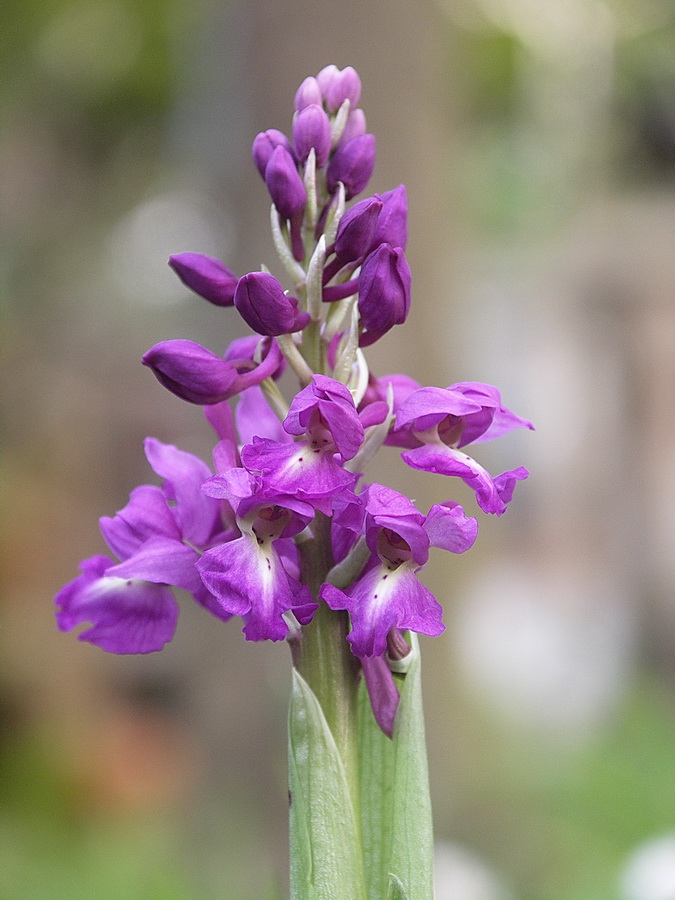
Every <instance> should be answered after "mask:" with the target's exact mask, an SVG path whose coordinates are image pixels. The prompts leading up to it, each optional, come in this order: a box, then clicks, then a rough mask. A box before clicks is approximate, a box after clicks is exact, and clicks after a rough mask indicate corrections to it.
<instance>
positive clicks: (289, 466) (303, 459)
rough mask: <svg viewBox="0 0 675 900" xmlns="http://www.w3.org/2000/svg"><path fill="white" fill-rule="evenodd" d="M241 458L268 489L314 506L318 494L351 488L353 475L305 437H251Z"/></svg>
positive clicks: (328, 494)
mask: <svg viewBox="0 0 675 900" xmlns="http://www.w3.org/2000/svg"><path fill="white" fill-rule="evenodd" d="M241 458H242V462H243V463H244V465H245V466H246V468H247V469H249V470H250V471H251V472H256V473H259V474H260V475H261V476H262V479H263V483H264V486H265V490H266V491H267V492H276V493H279V494H290V495H292V496H296V497H297V498H298V499H301V500H308V501H310V502H311V503H312V505H313V506H317V502H316V501H318V500H320V499H321V498H326V499H328V498H330V497H333V496H335V495H337V494H339V493H340V492H342V491H344V490H346V489H349V488H351V487H352V486H353V485H354V483H355V481H356V475H353V474H352V473H351V472H348V471H347V470H346V469H343V468H342V466H340V465H339V464H338V463H336V462H335V460H334V459H333V457H332V456H331V455H330V454H327V453H321V452H319V451H316V450H313V449H312V448H311V447H310V446H309V445H308V444H307V442H306V441H299V442H294V443H292V444H278V443H276V441H271V440H267V439H264V438H254V439H253V443H252V444H247V445H246V446H245V447H244V448H243V449H242V451H241ZM317 508H322V507H319V506H317ZM322 511H323V508H322Z"/></svg>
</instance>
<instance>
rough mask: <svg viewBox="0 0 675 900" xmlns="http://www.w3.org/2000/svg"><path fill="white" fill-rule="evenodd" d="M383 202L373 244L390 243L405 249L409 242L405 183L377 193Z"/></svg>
mask: <svg viewBox="0 0 675 900" xmlns="http://www.w3.org/2000/svg"><path fill="white" fill-rule="evenodd" d="M375 196H376V197H377V198H378V199H380V200H381V201H382V203H383V209H382V212H381V213H380V217H379V219H378V222H377V229H376V231H375V235H374V238H373V246H377V245H378V244H390V245H391V246H392V247H400V248H401V249H402V250H405V248H406V246H407V243H408V195H407V194H406V189H405V185H404V184H399V186H398V187H397V188H394V190H393V191H385V193H384V194H376V195H375Z"/></svg>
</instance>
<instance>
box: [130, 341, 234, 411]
mask: <svg viewBox="0 0 675 900" xmlns="http://www.w3.org/2000/svg"><path fill="white" fill-rule="evenodd" d="M143 365H144V366H148V367H149V368H150V369H152V371H153V373H154V374H155V376H156V378H157V380H158V381H159V382H160V383H161V384H163V385H164V387H165V388H167V389H168V390H170V391H171V393H173V394H176V395H177V396H178V397H181V398H182V399H183V400H188V401H189V402H190V403H199V404H202V405H204V404H209V403H219V402H220V401H221V400H226V399H227V398H228V397H231V396H232V393H233V391H232V389H233V387H234V385H235V382H236V381H237V378H238V374H237V370H236V369H235V367H234V366H233V365H232V363H230V362H226V361H225V360H224V359H223V358H222V357H220V356H218V355H217V354H215V353H212V352H211V350H207V349H206V347H202V346H201V344H196V343H195V342H194V341H162V342H161V343H159V344H155V346H154V347H151V348H150V350H148V352H147V353H146V354H145V355H144V356H143Z"/></svg>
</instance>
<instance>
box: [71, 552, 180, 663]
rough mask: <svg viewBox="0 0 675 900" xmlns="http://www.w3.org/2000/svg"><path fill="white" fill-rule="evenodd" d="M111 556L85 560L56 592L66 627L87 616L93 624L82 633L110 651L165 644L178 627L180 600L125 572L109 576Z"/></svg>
mask: <svg viewBox="0 0 675 900" xmlns="http://www.w3.org/2000/svg"><path fill="white" fill-rule="evenodd" d="M111 562H112V561H111V560H109V559H107V558H106V557H105V556H94V557H91V558H90V559H87V560H84V562H83V563H82V565H81V567H80V568H81V569H82V573H83V574H82V575H80V576H79V577H78V578H76V579H74V581H71V582H70V583H69V584H67V585H66V586H65V587H63V588H62V589H61V590H60V591H59V593H58V594H57V595H56V597H55V603H56V606H57V607H59V609H58V610H57V613H56V621H57V625H58V627H59V629H60V630H61V631H71V630H72V629H73V628H75V627H76V626H77V625H81V624H82V623H83V622H87V623H90V625H91V627H90V628H88V629H86V630H85V631H83V632H82V633H81V634H79V635H78V639H79V640H81V641H88V642H89V643H90V644H95V645H96V646H97V647H101V648H102V649H103V650H107V651H108V652H109V653H151V652H153V651H155V650H161V649H162V647H163V646H164V645H165V644H166V643H167V642H168V641H170V640H171V638H172V637H173V635H174V632H175V630H176V622H177V619H178V605H177V604H176V601H175V600H174V597H173V594H172V593H171V589H170V588H168V587H166V586H165V585H159V584H149V583H148V582H144V581H136V580H133V579H126V578H115V577H108V576H107V575H106V574H105V572H106V570H107V569H108V568H109V567H110V564H111Z"/></svg>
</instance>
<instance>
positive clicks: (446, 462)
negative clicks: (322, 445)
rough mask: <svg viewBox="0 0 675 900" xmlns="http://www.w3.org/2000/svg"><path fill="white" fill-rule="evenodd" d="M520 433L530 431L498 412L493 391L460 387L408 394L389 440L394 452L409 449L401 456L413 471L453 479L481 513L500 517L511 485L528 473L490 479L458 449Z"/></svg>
mask: <svg viewBox="0 0 675 900" xmlns="http://www.w3.org/2000/svg"><path fill="white" fill-rule="evenodd" d="M522 427H525V428H530V429H533V428H534V425H533V424H532V423H531V422H529V421H528V420H527V419H522V418H521V417H520V416H517V415H516V414H515V413H512V412H511V411H510V410H508V409H506V407H504V406H502V404H501V396H500V394H499V391H498V390H497V388H495V387H492V385H489V384H481V383H479V382H463V383H460V384H453V385H450V387H448V388H435V387H426V388H420V389H419V390H417V391H413V392H412V393H411V394H410V395H409V396H408V397H407V398H406V399H405V400H404V401H403V403H402V404H401V406H400V407H399V409H398V412H397V414H396V427H395V430H394V431H393V432H392V433H391V435H390V438H391V442H392V443H396V444H397V445H398V446H403V447H412V449H410V450H406V451H405V452H404V453H402V454H401V456H402V458H403V459H404V460H405V462H407V463H408V465H409V466H412V468H413V469H422V470H424V471H426V472H435V473H437V474H440V475H456V476H457V477H459V478H461V479H462V480H463V481H464V482H465V483H466V484H468V485H469V487H471V488H473V490H474V491H475V493H476V500H477V502H478V505H479V506H480V507H481V509H483V510H484V511H485V512H488V513H494V514H495V515H498V516H501V515H502V514H503V513H504V512H505V511H506V507H507V505H508V503H509V502H510V501H511V499H512V497H513V491H514V489H515V486H516V482H518V481H522V480H523V479H525V478H527V477H528V475H529V473H528V471H527V469H525V468H524V467H523V466H520V467H518V468H517V469H513V470H510V471H507V472H503V473H502V474H501V475H498V476H497V477H496V478H493V477H492V476H491V475H490V474H489V472H487V471H486V470H485V469H484V468H483V467H482V466H481V465H480V464H479V463H477V462H476V461H475V460H474V459H472V458H471V457H470V456H468V455H467V454H466V453H463V452H461V449H460V448H462V447H464V446H466V445H467V444H470V443H474V444H476V443H482V442H483V441H488V440H491V439H492V438H495V437H500V436H501V435H503V434H507V433H508V432H509V431H512V430H513V429H514V428H522Z"/></svg>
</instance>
